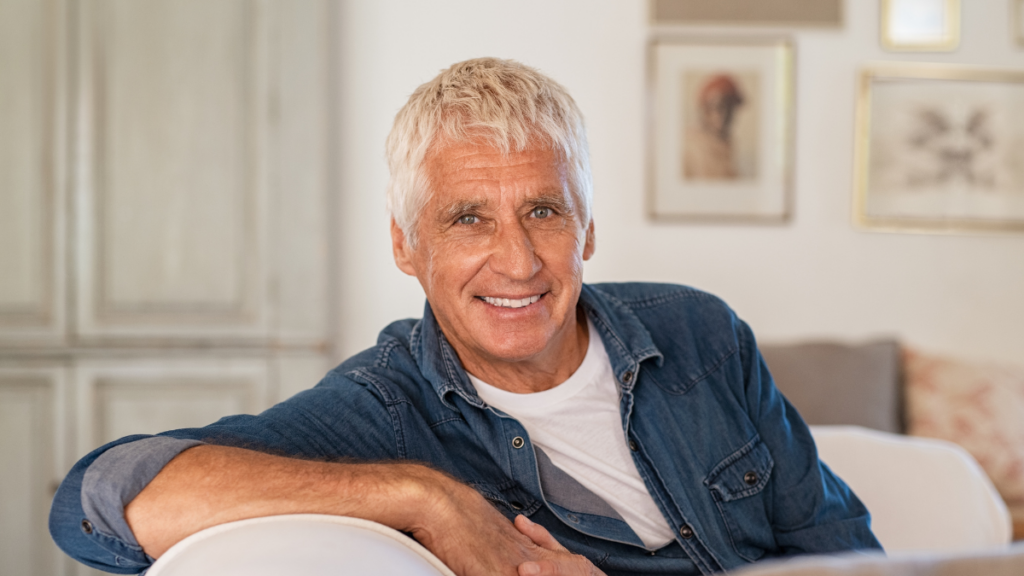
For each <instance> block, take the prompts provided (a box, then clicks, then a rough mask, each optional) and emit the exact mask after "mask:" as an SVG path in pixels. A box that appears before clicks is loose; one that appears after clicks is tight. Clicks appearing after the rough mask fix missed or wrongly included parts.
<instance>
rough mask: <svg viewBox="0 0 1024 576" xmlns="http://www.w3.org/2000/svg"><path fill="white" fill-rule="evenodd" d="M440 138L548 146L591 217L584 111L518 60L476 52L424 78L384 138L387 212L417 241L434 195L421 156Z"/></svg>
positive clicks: (518, 147) (584, 216) (508, 146)
mask: <svg viewBox="0 0 1024 576" xmlns="http://www.w3.org/2000/svg"><path fill="white" fill-rule="evenodd" d="M439 142H444V143H446V144H447V143H455V142H482V143H484V144H488V145H491V146H493V147H495V148H496V149H498V150H500V151H501V152H502V153H504V154H509V153H512V152H522V151H524V150H526V148H527V147H528V146H531V145H537V144H540V145H541V146H547V147H550V148H551V149H552V150H553V151H554V152H555V154H556V155H557V156H558V157H559V159H560V160H561V161H563V162H565V167H566V168H567V174H568V180H569V182H568V184H569V186H570V188H571V191H572V193H573V194H574V195H575V198H576V201H575V202H574V204H576V205H577V206H576V210H577V217H578V218H579V219H580V222H581V224H582V226H584V227H585V226H587V225H588V224H589V223H590V214H591V204H592V201H593V182H592V180H591V176H590V154H589V152H588V150H587V136H586V130H585V129H584V127H583V115H582V114H581V113H580V110H579V108H577V107H576V103H575V102H574V101H573V99H572V97H571V96H569V92H568V91H566V89H565V88H563V87H562V86H561V85H560V84H558V83H557V82H555V81H554V80H552V79H551V78H548V77H547V76H545V75H543V74H541V73H540V72H538V71H537V70H535V69H533V68H530V67H528V66H524V65H523V64H520V63H519V62H515V61H513V60H501V59H498V58H476V59H473V60H466V61H465V62H459V63H457V64H454V65H452V67H451V68H448V69H447V70H443V71H442V72H441V73H440V74H438V75H437V77H435V78H434V79H433V80H431V81H429V82H427V83H425V84H423V85H421V86H420V87H419V88H417V89H416V91H415V92H413V93H412V96H410V97H409V101H408V102H407V103H406V104H405V106H403V107H402V109H401V110H399V112H398V115H397V116H395V124H394V126H393V127H392V128H391V133H390V134H389V135H388V139H387V152H386V154H387V161H388V169H389V170H390V172H391V178H390V180H389V181H388V189H387V195H388V211H389V212H390V213H391V216H392V217H393V218H394V219H395V222H396V223H397V224H398V226H399V227H400V228H401V229H402V231H403V232H404V233H405V236H406V238H407V239H408V241H409V243H410V244H411V245H413V246H415V244H416V222H417V220H418V218H419V214H420V212H421V211H422V210H423V207H424V206H425V205H426V203H427V200H428V199H429V197H430V182H429V179H428V177H427V174H426V169H425V166H424V158H425V157H426V156H427V153H428V152H429V151H430V150H431V148H432V147H434V146H436V145H437V144H438V143H439Z"/></svg>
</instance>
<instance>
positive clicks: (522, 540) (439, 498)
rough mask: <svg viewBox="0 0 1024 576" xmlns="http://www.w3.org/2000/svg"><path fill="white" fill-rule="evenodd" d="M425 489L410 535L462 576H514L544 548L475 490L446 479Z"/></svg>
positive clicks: (440, 479) (440, 478) (444, 477)
mask: <svg viewBox="0 0 1024 576" xmlns="http://www.w3.org/2000/svg"><path fill="white" fill-rule="evenodd" d="M435 478H436V480H437V482H436V483H434V485H433V486H430V487H428V489H427V490H426V494H425V496H426V498H424V502H423V504H424V506H423V507H422V511H420V512H418V513H417V514H416V516H417V520H416V522H415V524H413V525H411V526H409V527H407V528H406V529H405V531H407V532H411V533H412V535H413V537H415V538H416V540H418V541H419V542H420V543H421V544H423V546H425V547H426V548H427V549H428V550H430V551H431V552H433V553H434V555H435V556H437V557H438V558H439V559H440V560H441V561H442V562H444V563H445V564H446V565H447V566H448V567H449V568H451V570H452V571H453V572H455V573H456V574H458V575H459V576H492V575H503V576H515V575H516V567H517V566H519V565H521V564H522V563H523V562H526V561H529V560H536V559H540V558H542V557H543V556H542V555H543V554H544V553H545V551H544V549H543V548H541V547H540V546H539V545H537V544H535V543H534V542H533V541H532V540H531V539H530V538H529V537H527V536H525V535H524V534H522V533H521V532H520V531H519V530H516V527H515V526H513V525H512V523H511V522H509V521H508V519H506V518H505V517H504V516H502V515H501V513H500V512H498V511H497V510H496V509H495V508H494V506H493V505H492V504H491V503H490V502H488V501H487V500H486V499H484V497H483V496H481V495H480V494H479V493H478V492H477V491H476V490H474V489H472V488H470V487H469V486H466V485H465V484H462V483H460V482H457V481H455V480H454V479H452V478H449V477H447V476H442V475H440V474H437V476H436V477H435Z"/></svg>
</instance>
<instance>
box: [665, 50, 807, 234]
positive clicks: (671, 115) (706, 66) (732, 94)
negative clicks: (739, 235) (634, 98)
mask: <svg viewBox="0 0 1024 576" xmlns="http://www.w3.org/2000/svg"><path fill="white" fill-rule="evenodd" d="M794 58H795V56H794V47H793V42H792V40H790V39H789V38H782V37H765V38H756V37H741V38H735V39H730V38H720V37H714V38H712V37H690V38H657V39H655V40H653V41H652V42H651V43H650V44H649V45H648V58H647V61H648V114H647V127H648V154H647V163H648V164H647V176H648V178H647V207H648V214H649V215H650V216H651V218H653V219H656V220H674V221H704V222H748V223H768V224H771V223H784V222H786V221H787V220H788V219H789V217H790V214H791V212H792V207H791V205H792V173H793V132H794V131H793V117H794V106H793V100H794V72H793V70H794Z"/></svg>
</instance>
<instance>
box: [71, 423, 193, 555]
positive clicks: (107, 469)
mask: <svg viewBox="0 0 1024 576" xmlns="http://www.w3.org/2000/svg"><path fill="white" fill-rule="evenodd" d="M200 444H203V442H200V441H198V440H182V439H179V438H169V437H166V436H153V437H150V438H143V439H142V440H136V441H134V442H129V443H127V444H121V445H120V446H115V447H113V448H111V449H110V450H107V451H106V452H104V453H103V454H102V455H100V457H99V458H97V459H96V461H95V462H93V463H92V464H91V465H89V468H88V470H86V471H85V477H84V478H83V479H82V510H83V511H84V512H85V516H86V517H87V518H88V519H89V521H90V522H92V525H93V528H94V529H96V530H99V531H101V532H104V533H106V534H109V535H111V536H114V537H116V538H119V539H121V540H122V541H124V542H125V543H127V544H130V545H132V546H138V545H139V543H138V541H137V540H136V539H135V534H133V533H132V530H131V528H129V527H128V522H127V521H126V520H125V518H124V508H125V506H127V505H128V503H129V502H131V501H132V500H133V499H134V498H135V497H136V496H138V494H139V492H142V489H143V488H145V487H146V486H147V485H148V484H149V483H150V481H152V480H153V478H155V477H156V475H157V474H159V473H160V471H161V470H163V468H164V466H166V465H167V463H168V462H170V461H171V460H172V459H173V458H174V457H175V456H177V455H178V454H180V453H182V452H183V451H185V450H187V449H188V448H192V447H193V446H198V445H200Z"/></svg>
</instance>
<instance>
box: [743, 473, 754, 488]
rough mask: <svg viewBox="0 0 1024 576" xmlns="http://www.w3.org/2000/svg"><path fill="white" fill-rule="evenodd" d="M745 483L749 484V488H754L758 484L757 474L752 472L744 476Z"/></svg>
mask: <svg viewBox="0 0 1024 576" xmlns="http://www.w3.org/2000/svg"><path fill="white" fill-rule="evenodd" d="M743 481H744V482H746V483H747V486H753V485H754V484H757V473H756V472H753V471H750V472H747V473H746V474H744V475H743Z"/></svg>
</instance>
